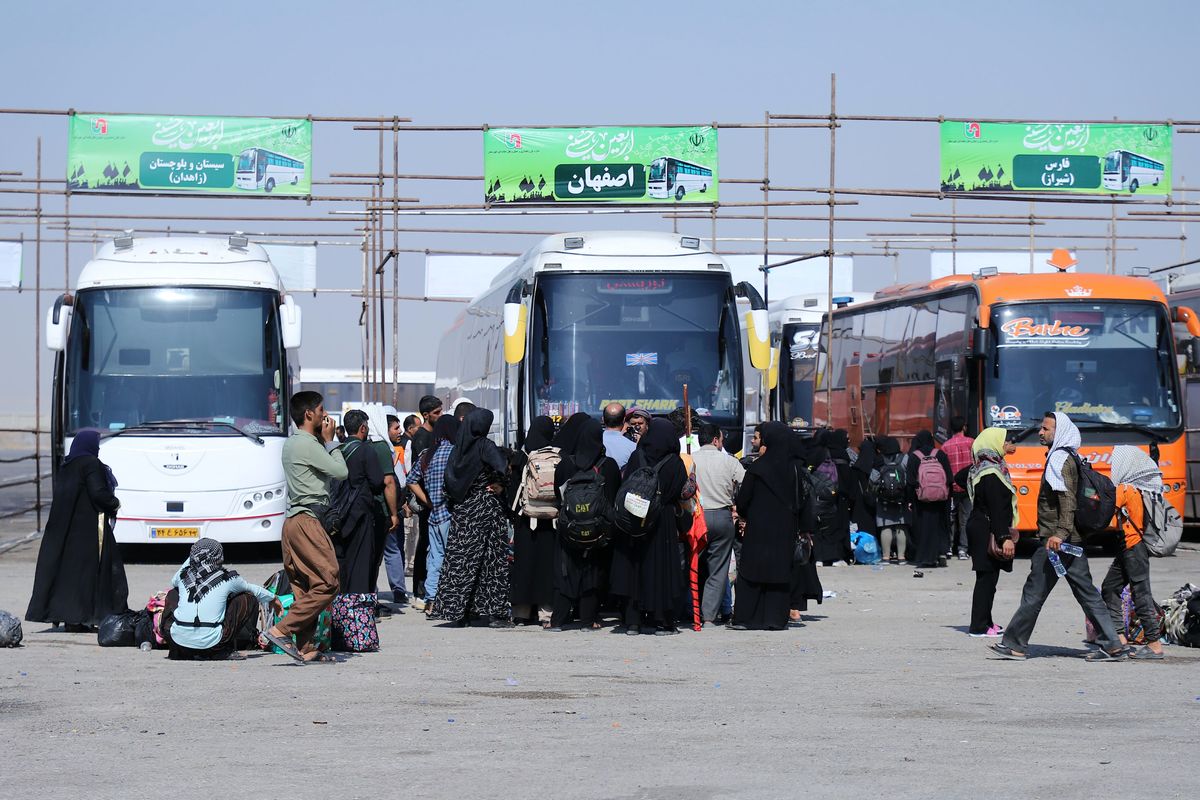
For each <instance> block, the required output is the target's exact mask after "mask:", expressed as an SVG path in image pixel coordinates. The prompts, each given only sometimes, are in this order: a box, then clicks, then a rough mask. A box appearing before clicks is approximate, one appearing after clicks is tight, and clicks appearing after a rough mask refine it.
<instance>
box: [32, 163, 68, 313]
mask: <svg viewBox="0 0 1200 800" xmlns="http://www.w3.org/2000/svg"><path fill="white" fill-rule="evenodd" d="M41 190H42V185H41V184H40V183H39V184H38V191H39V192H40V191H41ZM70 288H71V183H70V182H69V181H68V182H67V193H66V196H65V197H64V198H63V291H64V292H66V291H68V290H69V289H70Z"/></svg>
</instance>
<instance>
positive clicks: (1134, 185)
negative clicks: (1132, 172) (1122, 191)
mask: <svg viewBox="0 0 1200 800" xmlns="http://www.w3.org/2000/svg"><path fill="white" fill-rule="evenodd" d="M1137 190H1138V182H1137V178H1134V179H1133V180H1132V181H1130V182H1129V193H1130V194H1133V193H1134V192H1136V191H1137Z"/></svg>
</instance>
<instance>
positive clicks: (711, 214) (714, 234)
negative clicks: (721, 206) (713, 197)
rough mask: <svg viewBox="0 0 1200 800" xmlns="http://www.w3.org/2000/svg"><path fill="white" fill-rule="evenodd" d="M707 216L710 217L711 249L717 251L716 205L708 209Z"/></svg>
mask: <svg viewBox="0 0 1200 800" xmlns="http://www.w3.org/2000/svg"><path fill="white" fill-rule="evenodd" d="M708 214H709V217H710V218H711V219H712V251H713V252H714V253H715V252H717V207H716V206H713V207H712V208H711V209H709V212H708Z"/></svg>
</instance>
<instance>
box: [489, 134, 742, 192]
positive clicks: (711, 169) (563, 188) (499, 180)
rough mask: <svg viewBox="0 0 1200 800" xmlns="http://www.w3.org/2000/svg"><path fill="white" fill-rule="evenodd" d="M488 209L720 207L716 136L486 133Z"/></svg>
mask: <svg viewBox="0 0 1200 800" xmlns="http://www.w3.org/2000/svg"><path fill="white" fill-rule="evenodd" d="M483 173H484V181H485V189H484V199H485V200H486V201H487V202H488V203H558V202H581V203H603V202H618V203H707V204H712V203H716V202H717V184H718V174H717V173H718V170H717V130H716V128H713V127H709V126H697V127H680V128H647V127H639V128H522V129H516V128H494V129H491V130H488V131H485V132H484V138H483Z"/></svg>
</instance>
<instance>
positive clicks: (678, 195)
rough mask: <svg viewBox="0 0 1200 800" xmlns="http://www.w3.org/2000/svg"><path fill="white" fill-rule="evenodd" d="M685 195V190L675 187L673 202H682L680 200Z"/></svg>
mask: <svg viewBox="0 0 1200 800" xmlns="http://www.w3.org/2000/svg"><path fill="white" fill-rule="evenodd" d="M685 194H687V191H686V190H685V189H684V188H683V187H682V186H679V187H676V189H675V200H676V202H678V201H680V200H682V199H683V196H684V195H685Z"/></svg>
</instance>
